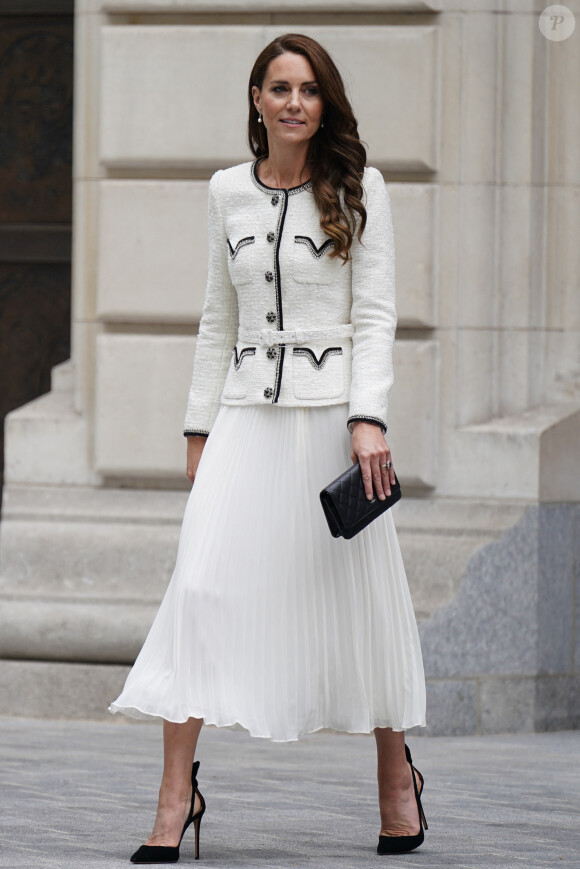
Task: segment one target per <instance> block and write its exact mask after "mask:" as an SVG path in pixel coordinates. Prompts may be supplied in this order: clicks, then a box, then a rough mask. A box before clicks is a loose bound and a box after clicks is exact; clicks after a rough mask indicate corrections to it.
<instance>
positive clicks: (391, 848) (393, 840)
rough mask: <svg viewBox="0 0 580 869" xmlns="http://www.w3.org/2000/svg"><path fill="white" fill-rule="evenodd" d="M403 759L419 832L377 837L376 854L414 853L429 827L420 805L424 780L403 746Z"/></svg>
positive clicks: (406, 748)
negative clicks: (407, 772) (411, 779)
mask: <svg viewBox="0 0 580 869" xmlns="http://www.w3.org/2000/svg"><path fill="white" fill-rule="evenodd" d="M405 757H406V758H407V762H408V764H409V765H410V767H411V775H412V776H413V788H414V790H415V799H416V801H417V809H418V811H419V832H418V833H417V835H416V836H379V844H378V845H377V854H405V853H406V852H407V851H414V850H415V848H418V847H419V845H422V844H423V840H424V839H425V833H424V830H428V829H429V825H428V824H427V819H426V818H425V812H424V811H423V806H422V804H421V794H422V793H423V788H424V787H425V779H424V778H423V776H422V775H421V773H420V772H419V770H418V769H415V767H414V766H413V760H412V758H411V752H410V751H409V748H408V746H407V745H405ZM415 773H417V776H418V777H419V780H420V782H421V790H419V788H418V787H417V778H416V777H415Z"/></svg>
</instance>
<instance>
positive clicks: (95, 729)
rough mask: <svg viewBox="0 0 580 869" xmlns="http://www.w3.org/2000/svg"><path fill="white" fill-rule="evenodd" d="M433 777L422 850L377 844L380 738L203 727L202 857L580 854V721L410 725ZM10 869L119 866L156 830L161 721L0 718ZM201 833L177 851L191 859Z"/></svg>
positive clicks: (240, 860)
mask: <svg viewBox="0 0 580 869" xmlns="http://www.w3.org/2000/svg"><path fill="white" fill-rule="evenodd" d="M408 743H409V745H410V747H411V750H412V752H413V755H414V760H415V763H416V765H417V766H418V767H419V768H420V769H421V771H422V772H423V774H424V775H425V778H426V787H425V799H424V806H425V812H426V814H427V819H428V821H429V830H428V832H427V834H426V841H425V844H424V845H423V847H422V848H420V849H419V850H417V851H416V852H413V853H411V854H408V855H405V856H404V857H399V858H392V857H391V858H389V857H379V856H378V855H377V854H376V850H375V848H376V842H377V836H378V830H379V814H378V806H377V804H376V779H375V774H376V769H375V746H374V739H373V737H372V736H360V735H356V736H350V735H347V734H336V733H324V732H323V733H317V734H313V735H311V736H309V737H308V738H307V739H304V740H302V741H300V742H297V743H296V742H295V743H289V744H279V743H271V742H269V741H268V740H262V739H258V738H254V739H253V738H252V737H250V736H249V735H248V734H247V733H245V732H240V731H232V730H227V729H217V728H211V727H205V728H204V729H203V732H202V734H201V738H200V742H199V745H198V754H197V757H198V759H199V760H200V761H201V768H200V774H199V782H200V788H201V790H202V793H203V794H204V796H205V798H206V800H207V804H208V809H207V812H206V815H205V816H204V819H203V823H202V825H201V847H200V852H201V859H200V861H199V863H198V864H197V865H198V866H200V867H202V866H203V865H209V866H214V867H232V869H234V867H235V869H238V867H239V869H242V867H243V869H254V867H256V869H291V867H306V866H308V867H313V869H331V867H332V869H361V867H366V866H369V865H386V864H387V863H388V865H392V864H393V861H396V862H397V863H399V864H400V865H401V866H404V869H415V867H423V869H425V867H430V869H431V867H448V866H450V867H461V869H492V867H493V869H512V867H525V869H528V867H550V869H554V867H560V866H565V867H576V869H578V866H579V863H580V861H579V857H578V854H579V853H580V832H579V825H578V806H579V804H580V778H579V777H578V774H577V770H578V761H579V759H580V733H579V732H559V733H527V734H509V735H505V736H497V735H495V736H483V737H481V736H476V737H465V736H463V737H438V738H432V739H424V738H422V739H417V738H414V737H408ZM0 767H1V769H2V786H1V788H0V866H2V867H7V869H20V867H30V869H44V867H60V869H69V867H70V869H85V867H87V869H89V867H107V869H120V867H125V866H128V865H130V864H129V862H128V858H129V855H130V854H131V853H132V851H133V850H134V849H135V848H136V847H137V846H138V845H139V844H141V842H142V841H144V839H145V838H146V836H147V835H148V834H149V831H150V827H151V825H152V822H153V816H154V810H155V803H156V794H157V788H158V784H159V776H160V770H161V727H160V726H159V725H158V724H132V723H125V722H124V721H123V720H122V719H121V720H115V721H114V722H111V723H103V722H85V721H38V720H30V719H15V718H10V719H0ZM193 841H194V839H193V831H188V832H187V834H186V836H185V838H184V841H183V846H182V852H181V859H180V863H181V864H190V863H192V862H193Z"/></svg>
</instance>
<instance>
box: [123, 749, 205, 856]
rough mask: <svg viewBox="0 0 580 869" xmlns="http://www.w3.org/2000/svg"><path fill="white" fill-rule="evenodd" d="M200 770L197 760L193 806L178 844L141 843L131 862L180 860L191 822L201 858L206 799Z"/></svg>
mask: <svg viewBox="0 0 580 869" xmlns="http://www.w3.org/2000/svg"><path fill="white" fill-rule="evenodd" d="M198 770H199V760H196V761H195V763H194V764H193V769H192V771H191V786H192V792H191V807H190V809H189V814H188V816H187V820H186V821H185V824H184V825H183V830H182V832H181V836H180V838H179V842H178V843H177V845H176V846H169V845H141V847H140V848H138V849H137V851H135V853H134V854H133V856H132V857H131V863H177V861H178V860H179V846H180V845H181V840H182V839H183V836H184V834H185V831H186V830H187V828H188V827H189V826H190V824H193V827H194V830H195V859H196V860H199V828H200V826H201V819H202V817H203V813H204V812H205V808H206V807H205V800H204V798H203V796H202V795H201V793H200V792H199V790H198V787H197V771H198ZM196 794H197V795H198V797H199V799H200V802H201V806H200V808H199V810H198V811H197V812H196V813H195V814H194V813H193V808H194V805H195V795H196Z"/></svg>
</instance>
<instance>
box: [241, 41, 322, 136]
mask: <svg viewBox="0 0 580 869" xmlns="http://www.w3.org/2000/svg"><path fill="white" fill-rule="evenodd" d="M252 95H253V97H254V105H255V106H256V110H257V111H258V112H260V114H261V115H262V116H263V123H264V126H265V127H266V130H267V131H268V141H269V143H270V144H271V143H272V140H277V141H278V142H279V143H280V144H292V143H293V144H299V143H301V142H305V141H307V140H308V139H310V138H312V136H313V135H314V134H315V133H316V131H317V130H318V128H319V127H320V120H321V117H322V112H323V110H324V103H323V101H322V97H321V96H320V92H319V88H318V84H317V82H316V80H315V77H314V71H313V69H312V67H311V66H310V62H309V61H308V60H307V59H306V58H305V57H303V55H301V54H293V53H292V52H289V51H287V52H285V53H284V54H280V55H279V56H278V57H275V58H274V60H272V61H270V64H269V65H268V69H267V70H266V75H265V77H264V83H263V85H262V90H260V89H259V88H257V87H256V86H254V87H253V88H252Z"/></svg>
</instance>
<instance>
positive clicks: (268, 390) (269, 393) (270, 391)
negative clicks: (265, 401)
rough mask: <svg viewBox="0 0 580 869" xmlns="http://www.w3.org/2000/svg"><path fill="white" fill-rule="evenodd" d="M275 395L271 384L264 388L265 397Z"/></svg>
mask: <svg viewBox="0 0 580 869" xmlns="http://www.w3.org/2000/svg"><path fill="white" fill-rule="evenodd" d="M273 395H274V390H273V389H272V387H271V386H267V387H266V388H265V390H264V398H272V396H273Z"/></svg>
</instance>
